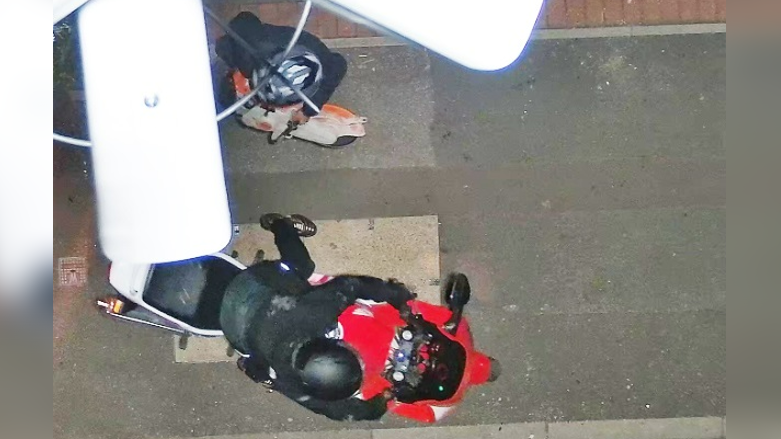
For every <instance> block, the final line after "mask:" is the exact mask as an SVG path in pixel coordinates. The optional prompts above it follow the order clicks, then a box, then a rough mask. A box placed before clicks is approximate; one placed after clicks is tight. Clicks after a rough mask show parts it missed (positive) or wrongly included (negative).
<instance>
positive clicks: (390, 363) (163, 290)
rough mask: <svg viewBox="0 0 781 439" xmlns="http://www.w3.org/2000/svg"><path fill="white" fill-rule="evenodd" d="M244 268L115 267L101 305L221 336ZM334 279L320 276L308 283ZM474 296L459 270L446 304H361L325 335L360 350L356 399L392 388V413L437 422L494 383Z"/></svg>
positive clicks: (113, 313) (214, 262)
mask: <svg viewBox="0 0 781 439" xmlns="http://www.w3.org/2000/svg"><path fill="white" fill-rule="evenodd" d="M243 269H245V267H244V265H242V264H241V263H240V262H238V261H236V260H235V259H234V258H232V257H231V256H228V255H226V254H223V253H218V254H214V255H209V256H204V257H201V258H195V259H189V260H186V261H179V262H171V263H165V264H155V265H137V264H126V263H114V264H112V265H111V267H110V269H109V281H110V283H111V285H112V286H113V287H114V288H115V289H116V290H117V291H118V292H119V293H120V296H113V297H108V298H104V299H101V300H99V301H98V302H97V305H98V308H99V309H100V310H102V311H103V312H104V313H105V314H106V315H108V316H110V317H113V318H116V319H119V320H123V321H127V322H132V323H136V324H143V325H146V326H152V327H156V328H160V329H164V330H167V331H169V332H174V333H177V334H180V335H183V337H182V338H181V339H180V340H182V341H186V340H187V336H199V337H221V336H222V329H221V328H220V327H219V312H220V305H221V303H222V298H223V296H224V294H225V288H226V287H227V286H228V284H229V283H230V280H231V279H232V278H233V277H234V276H236V275H237V274H238V273H239V272H241V271H242V270H243ZM331 279H332V278H331V277H330V276H324V275H319V274H315V275H312V277H310V278H309V282H310V283H312V284H313V285H317V284H322V283H325V282H328V281H329V280H331ZM469 297H470V287H469V281H468V279H467V277H466V276H465V275H463V274H460V273H457V274H452V275H450V276H449V277H448V278H447V280H446V282H445V288H444V289H443V299H444V302H445V305H443V306H440V305H434V304H430V303H426V302H421V301H417V300H415V301H411V302H410V308H411V310H412V312H411V313H410V315H408V316H404V317H402V316H401V315H400V314H399V312H398V311H397V310H396V309H395V308H393V307H392V306H391V305H389V304H387V303H376V302H372V301H364V300H359V301H358V302H357V303H355V304H353V305H352V306H350V307H349V308H347V309H346V310H345V311H344V312H343V313H342V314H341V315H340V316H339V318H338V325H337V329H336V330H335V331H331V332H330V333H328V334H325V336H326V337H331V338H339V339H343V340H344V341H345V342H346V343H348V344H350V345H351V346H352V347H353V348H355V350H356V351H358V352H359V354H360V356H361V358H362V360H363V363H364V380H363V385H362V387H361V389H360V395H357V396H358V397H360V398H363V399H369V398H371V397H373V396H375V395H377V394H379V393H380V392H383V391H385V390H387V389H390V390H391V391H392V393H393V395H394V399H393V400H391V401H390V402H389V403H388V410H389V411H390V412H392V413H396V414H397V415H399V416H403V417H406V418H411V419H415V420H418V421H423V422H435V421H437V420H440V419H442V418H443V417H444V416H446V415H448V414H449V413H451V412H452V410H453V409H454V408H455V407H456V405H457V404H458V403H459V402H461V400H463V398H464V395H465V393H466V391H467V389H468V388H470V387H472V386H475V385H479V384H483V383H486V382H490V381H494V380H495V379H496V378H497V377H498V376H499V374H500V365H499V362H498V361H497V360H495V359H493V358H491V357H488V356H486V355H485V354H483V353H481V352H479V351H477V350H476V349H475V347H474V343H473V340H472V334H471V332H470V329H469V323H468V322H467V320H466V319H465V318H464V317H463V310H464V306H465V305H466V304H467V302H468V301H469ZM180 348H182V349H184V348H186V345H185V344H182V345H180ZM231 353H232V352H231ZM238 354H239V355H242V356H244V353H242V352H238Z"/></svg>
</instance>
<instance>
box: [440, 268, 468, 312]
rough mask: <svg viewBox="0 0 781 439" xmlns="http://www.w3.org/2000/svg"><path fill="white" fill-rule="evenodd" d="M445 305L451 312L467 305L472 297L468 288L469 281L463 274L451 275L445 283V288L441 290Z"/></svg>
mask: <svg viewBox="0 0 781 439" xmlns="http://www.w3.org/2000/svg"><path fill="white" fill-rule="evenodd" d="M442 293H443V296H444V299H445V303H447V305H448V307H449V308H450V310H451V311H454V310H456V309H461V308H463V307H464V306H466V304H467V303H469V299H470V298H471V296H472V288H471V287H470V286H469V279H467V277H466V275H465V274H463V273H451V274H449V275H448V277H447V280H446V281H445V288H443V290H442Z"/></svg>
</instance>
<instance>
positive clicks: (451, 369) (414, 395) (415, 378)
mask: <svg viewBox="0 0 781 439" xmlns="http://www.w3.org/2000/svg"><path fill="white" fill-rule="evenodd" d="M416 326H418V328H417V330H415V331H414V332H415V335H414V336H413V337H411V338H410V339H409V340H406V341H405V340H403V339H402V340H400V341H399V349H397V350H396V353H395V354H394V357H395V358H394V360H396V361H395V363H394V367H395V369H402V370H404V371H406V373H405V374H404V379H403V380H397V381H396V390H397V399H398V401H400V402H403V403H412V402H416V401H424V400H435V401H445V400H448V399H450V398H452V397H453V396H454V395H455V394H456V392H457V391H458V388H459V386H460V385H461V380H462V379H463V377H464V369H465V367H466V350H465V349H464V347H463V346H461V345H460V344H459V343H458V342H456V341H454V340H451V339H450V338H448V337H446V336H445V335H443V334H442V333H441V332H440V330H439V329H438V328H437V327H436V326H435V325H433V324H431V323H429V322H420V323H419V324H418V325H416ZM409 330H413V329H412V328H409ZM421 332H422V333H421ZM406 352H409V353H410V354H406ZM400 353H403V354H400ZM406 356H409V361H407V360H406V359H404V360H403V361H404V363H405V364H403V365H401V364H399V363H400V362H399V360H402V359H403V357H406ZM399 366H401V367H399ZM396 372H398V370H396ZM396 376H398V377H401V375H396Z"/></svg>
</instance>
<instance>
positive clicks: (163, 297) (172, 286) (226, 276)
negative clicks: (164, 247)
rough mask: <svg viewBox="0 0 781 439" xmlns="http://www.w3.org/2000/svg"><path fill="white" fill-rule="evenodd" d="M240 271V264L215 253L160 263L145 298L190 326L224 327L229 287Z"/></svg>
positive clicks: (151, 276) (145, 290) (149, 302)
mask: <svg viewBox="0 0 781 439" xmlns="http://www.w3.org/2000/svg"><path fill="white" fill-rule="evenodd" d="M239 272H241V269H240V268H239V267H236V266H235V265H233V264H231V263H230V262H228V261H226V260H224V259H221V258H218V257H214V256H205V257H201V258H196V259H190V260H186V261H180V262H172V263H165V264H157V265H155V266H154V267H153V270H152V273H151V274H150V277H149V279H148V281H147V282H148V283H147V287H146V288H145V289H144V293H143V299H144V301H145V302H146V303H148V304H149V305H152V306H153V307H155V308H157V309H159V310H160V311H163V312H164V313H166V314H169V315H170V316H171V317H174V318H176V319H178V320H180V321H182V322H184V323H187V324H188V325H190V326H193V327H196V328H200V329H209V330H212V329H214V330H216V329H220V306H221V304H222V299H223V297H224V296H225V289H226V287H227V286H228V283H230V281H231V280H232V279H233V278H234V277H235V276H236V275H237V274H238V273H239Z"/></svg>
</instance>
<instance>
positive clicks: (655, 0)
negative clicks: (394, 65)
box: [210, 0, 727, 38]
mask: <svg viewBox="0 0 781 439" xmlns="http://www.w3.org/2000/svg"><path fill="white" fill-rule="evenodd" d="M302 5H303V4H302V3H300V2H290V1H287V2H284V1H280V2H279V3H262V4H259V3H256V2H252V1H251V0H247V2H246V3H243V4H237V3H235V2H220V3H215V4H214V5H213V6H212V7H213V9H214V10H215V12H217V13H218V14H219V15H221V16H222V17H223V18H226V19H230V18H233V17H234V16H235V15H236V14H237V13H238V11H240V10H248V11H252V12H255V13H257V14H258V15H259V16H260V19H261V20H263V21H266V22H269V23H272V24H279V25H288V26H293V25H295V24H296V23H297V22H298V18H299V16H300V14H301V10H302V7H303V6H302ZM543 7H544V8H545V11H544V12H543V14H544V15H543V17H544V19H541V20H539V21H538V27H540V28H548V29H566V28H579V27H599V26H626V25H657V24H684V23H726V21H727V1H726V0H546V1H545V4H544V6H543ZM210 28H211V26H210ZM306 29H307V30H309V31H310V32H312V33H314V34H315V35H318V36H319V37H321V38H349V37H368V36H375V35H378V33H377V32H375V31H373V30H371V29H367V28H364V27H363V26H360V25H356V24H355V23H353V22H351V21H349V20H347V19H344V18H341V17H336V16H334V15H332V14H331V13H330V12H326V11H324V10H320V9H318V8H317V6H315V7H314V8H313V10H312V15H311V16H310V17H309V21H308V23H307V27H306Z"/></svg>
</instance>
